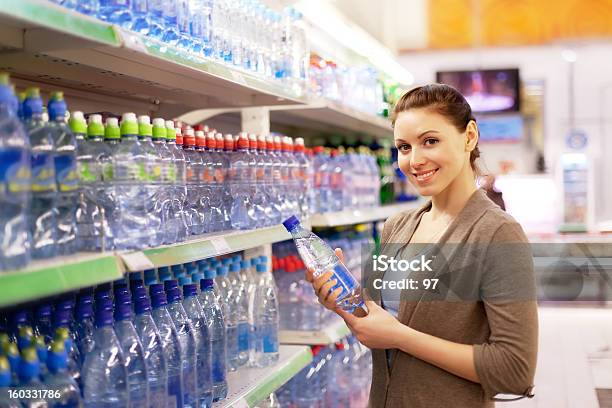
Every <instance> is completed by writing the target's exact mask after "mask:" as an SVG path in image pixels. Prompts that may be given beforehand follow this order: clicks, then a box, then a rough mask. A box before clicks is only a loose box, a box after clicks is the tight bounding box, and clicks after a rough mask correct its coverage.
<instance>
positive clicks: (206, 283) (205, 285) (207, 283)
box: [200, 279, 214, 291]
mask: <svg viewBox="0 0 612 408" xmlns="http://www.w3.org/2000/svg"><path fill="white" fill-rule="evenodd" d="M213 285H214V281H213V280H212V279H202V280H200V290H201V291H205V290H206V289H209V288H212V287H213Z"/></svg>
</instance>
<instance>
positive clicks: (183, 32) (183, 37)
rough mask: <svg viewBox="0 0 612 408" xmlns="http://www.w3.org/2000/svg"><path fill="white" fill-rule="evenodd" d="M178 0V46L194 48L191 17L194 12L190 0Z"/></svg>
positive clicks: (186, 48)
mask: <svg viewBox="0 0 612 408" xmlns="http://www.w3.org/2000/svg"><path fill="white" fill-rule="evenodd" d="M174 1H176V20H177V26H178V41H177V44H176V45H177V46H178V47H179V48H182V49H184V50H187V51H188V50H191V49H192V44H193V40H192V36H191V19H192V14H191V13H192V12H193V11H194V10H191V9H190V7H189V6H190V4H189V2H190V0H174Z"/></svg>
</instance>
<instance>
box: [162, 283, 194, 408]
mask: <svg viewBox="0 0 612 408" xmlns="http://www.w3.org/2000/svg"><path fill="white" fill-rule="evenodd" d="M166 282H169V283H168V284H166ZM164 287H165V288H167V290H166V295H167V296H168V306H167V310H168V313H169V314H170V317H171V318H172V321H173V323H174V326H175V327H176V330H177V333H178V338H179V344H180V350H181V362H182V370H183V406H185V407H194V406H195V404H196V401H197V397H198V389H197V381H196V379H197V371H196V367H197V366H196V361H197V360H196V339H195V333H194V330H195V329H194V328H193V326H192V325H191V322H190V321H189V317H187V313H185V309H184V308H183V304H182V302H181V294H180V291H179V289H178V285H177V282H176V281H173V280H167V281H165V282H164Z"/></svg>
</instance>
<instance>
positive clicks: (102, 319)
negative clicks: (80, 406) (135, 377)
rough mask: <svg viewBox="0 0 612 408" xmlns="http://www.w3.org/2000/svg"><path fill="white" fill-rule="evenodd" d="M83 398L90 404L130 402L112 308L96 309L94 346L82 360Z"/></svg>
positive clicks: (121, 403)
mask: <svg viewBox="0 0 612 408" xmlns="http://www.w3.org/2000/svg"><path fill="white" fill-rule="evenodd" d="M82 376H83V400H84V403H85V405H86V406H88V407H96V408H97V407H100V408H102V407H104V408H107V407H108V408H110V407H126V406H129V402H130V399H129V396H128V377H127V369H126V367H125V359H124V357H123V350H122V349H121V346H120V345H119V339H117V335H116V334H115V331H114V330H113V314H112V310H108V309H103V308H100V309H97V310H96V331H95V332H94V348H93V349H92V350H91V351H90V352H89V353H88V354H87V356H86V357H85V362H84V364H83V373H82Z"/></svg>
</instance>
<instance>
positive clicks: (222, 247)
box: [210, 237, 232, 254]
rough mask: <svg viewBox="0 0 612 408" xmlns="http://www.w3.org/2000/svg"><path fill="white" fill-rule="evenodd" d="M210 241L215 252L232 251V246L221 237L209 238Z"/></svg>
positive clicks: (224, 252)
mask: <svg viewBox="0 0 612 408" xmlns="http://www.w3.org/2000/svg"><path fill="white" fill-rule="evenodd" d="M210 243H211V244H212V246H213V247H214V248H215V252H217V253H219V254H226V253H228V252H232V248H231V247H230V246H229V244H228V243H227V241H226V239H225V238H223V237H220V238H213V239H211V240H210Z"/></svg>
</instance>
